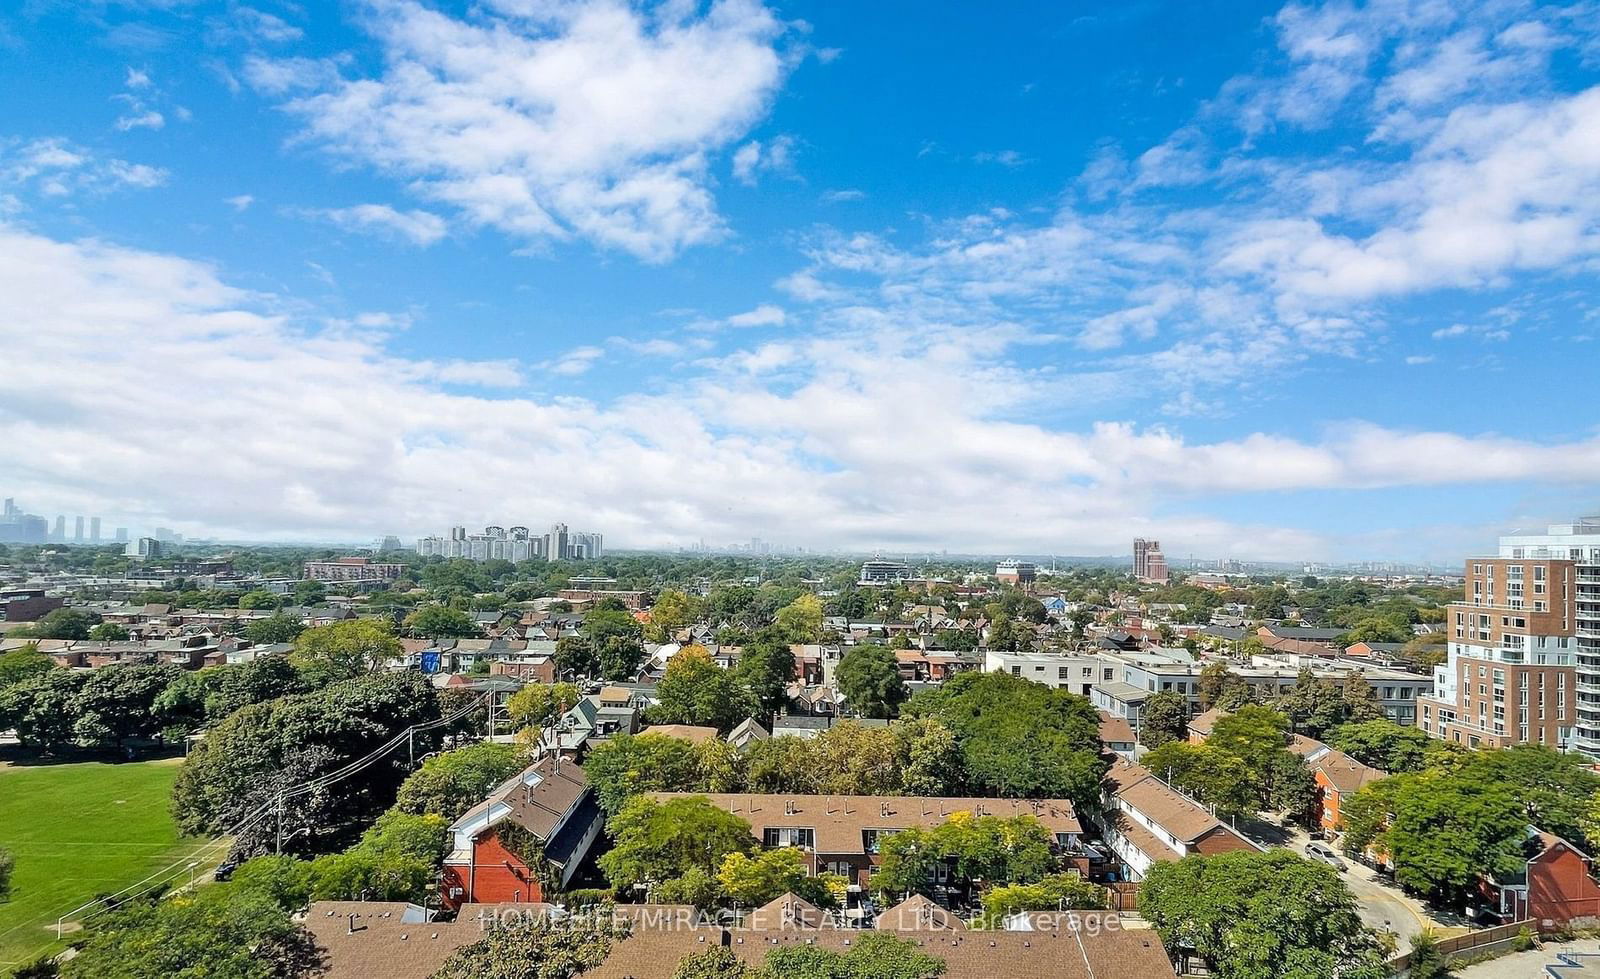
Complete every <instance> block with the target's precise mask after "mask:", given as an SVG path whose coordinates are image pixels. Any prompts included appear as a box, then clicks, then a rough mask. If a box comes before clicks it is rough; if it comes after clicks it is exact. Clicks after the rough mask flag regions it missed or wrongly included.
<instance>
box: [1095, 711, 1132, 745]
mask: <svg viewBox="0 0 1600 979" xmlns="http://www.w3.org/2000/svg"><path fill="white" fill-rule="evenodd" d="M1100 740H1101V741H1103V742H1105V743H1106V744H1132V743H1133V741H1134V740H1135V739H1134V736H1133V727H1132V726H1131V725H1129V724H1128V719H1127V718H1126V717H1118V716H1116V715H1115V714H1112V713H1110V712H1108V711H1101V712H1100Z"/></svg>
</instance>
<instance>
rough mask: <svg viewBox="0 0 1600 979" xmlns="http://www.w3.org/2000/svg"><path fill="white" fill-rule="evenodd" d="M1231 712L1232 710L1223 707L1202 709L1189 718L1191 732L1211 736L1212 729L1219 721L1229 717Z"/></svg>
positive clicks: (1203, 736)
mask: <svg viewBox="0 0 1600 979" xmlns="http://www.w3.org/2000/svg"><path fill="white" fill-rule="evenodd" d="M1230 713H1231V711H1225V710H1223V709H1222V708H1221V707H1213V708H1211V709H1210V710H1206V711H1201V712H1200V713H1198V714H1196V715H1194V716H1193V717H1191V718H1189V731H1190V733H1191V734H1197V735H1199V736H1200V737H1202V738H1209V737H1211V731H1212V729H1214V728H1215V727H1216V726H1217V722H1218V721H1220V720H1222V719H1223V718H1224V717H1227V716H1228V714H1230Z"/></svg>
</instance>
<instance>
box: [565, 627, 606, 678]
mask: <svg viewBox="0 0 1600 979" xmlns="http://www.w3.org/2000/svg"><path fill="white" fill-rule="evenodd" d="M554 661H555V667H556V675H558V676H564V677H567V678H568V679H573V680H576V679H579V678H585V677H593V676H599V675H600V656H599V654H597V653H596V652H595V648H594V643H592V642H590V641H589V640H587V639H585V638H584V637H582V636H562V637H561V638H560V639H557V640H556V652H555V657H554Z"/></svg>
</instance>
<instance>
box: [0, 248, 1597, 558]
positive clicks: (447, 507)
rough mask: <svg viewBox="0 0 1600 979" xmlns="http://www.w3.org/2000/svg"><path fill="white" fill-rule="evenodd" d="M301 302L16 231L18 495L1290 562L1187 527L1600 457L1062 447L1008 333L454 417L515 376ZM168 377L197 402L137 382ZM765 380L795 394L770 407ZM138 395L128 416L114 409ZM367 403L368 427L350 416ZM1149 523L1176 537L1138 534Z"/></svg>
mask: <svg viewBox="0 0 1600 979" xmlns="http://www.w3.org/2000/svg"><path fill="white" fill-rule="evenodd" d="M297 306H298V304H296V303H293V302H290V301H287V300H285V299H282V298H279V297H274V296H268V295H260V294H255V293H251V292H247V291H245V290H241V289H238V288H236V287H233V286H230V285H228V284H227V283H226V282H225V281H223V280H222V279H221V278H220V277H219V275H218V274H217V272H216V271H215V270H213V269H211V268H209V267H207V266H205V265H202V264H199V263H196V262H193V261H189V260H185V259H180V258H175V257H172V256H168V255H161V254H154V253H149V252H143V251H138V250H133V249H128V248H122V247H117V246H114V245H110V244H107V243H104V242H98V241H80V242H58V241H53V240H51V239H48V238H45V237H41V236H39V235H37V234H34V233H31V232H27V231H23V230H19V229H16V228H8V227H4V226H0V339H3V340H4V342H5V344H6V346H7V350H8V353H9V354H10V355H11V356H10V358H9V359H10V365H9V369H8V375H7V383H6V384H4V385H0V419H4V422H3V431H0V434H3V437H4V439H5V442H6V444H7V446H8V449H9V450H10V451H11V457H12V459H13V464H12V466H11V468H10V469H9V470H8V475H7V478H8V480H10V485H11V487H12V491H13V492H15V493H16V494H17V495H19V496H23V497H25V498H41V499H55V500H66V501H72V503H73V505H81V506H82V507H83V508H85V509H89V508H93V509H95V510H96V511H97V512H105V513H116V514H118V515H119V517H121V518H125V519H128V520H130V522H134V523H138V522H141V521H142V522H145V523H149V524H154V523H155V522H157V521H161V522H166V521H169V520H172V519H176V518H178V517H180V516H181V517H182V518H183V519H184V521H185V523H186V524H187V525H193V526H197V527H204V528H206V529H208V530H210V531H212V532H216V533H221V534H230V535H231V534H248V535H251V536H263V535H284V536H301V537H303V536H319V537H325V536H327V535H330V534H337V535H350V536H361V535H366V534H371V533H377V532H384V533H389V532H395V531H406V532H411V531H420V530H430V529H435V528H438V527H443V526H448V525H450V524H451V523H454V522H458V521H461V520H468V521H477V520H484V521H487V520H489V519H494V518H504V517H505V516H507V515H510V514H516V515H519V516H523V515H525V519H530V520H532V519H554V518H556V517H557V516H559V515H563V514H572V513H582V514H584V519H585V520H586V521H587V522H589V523H592V524H593V525H594V526H598V527H603V528H605V529H606V530H607V532H608V534H611V535H612V536H613V537H614V538H615V539H617V540H618V541H619V542H624V541H625V542H627V543H628V544H630V545H635V546H661V545H666V544H670V543H672V542H674V541H678V540H685V539H693V538H698V537H700V536H702V535H704V536H706V537H708V538H710V539H734V538H738V537H741V536H743V537H748V536H750V535H751V534H756V535H768V536H770V535H771V534H772V533H773V532H774V528H777V527H787V526H792V525H793V515H794V514H796V513H804V514H806V515H807V526H806V530H805V537H806V540H807V542H808V543H813V544H817V545H829V544H832V545H853V546H863V545H864V544H866V543H869V542H881V543H890V544H893V545H896V546H907V547H910V546H930V545H943V544H948V543H950V542H951V541H957V540H968V541H972V540H981V541H984V542H986V543H985V546H986V547H992V548H995V549H1003V548H1008V547H1019V546H1025V547H1028V548H1029V549H1039V548H1042V547H1048V546H1061V547H1065V546H1069V545H1071V546H1074V547H1077V548H1082V549H1086V550H1089V551H1091V552H1092V551H1096V550H1101V549H1112V548H1114V549H1116V550H1118V551H1120V550H1121V548H1122V547H1123V544H1122V541H1123V538H1124V537H1125V536H1127V534H1129V533H1136V532H1147V533H1151V534H1155V533H1156V532H1157V531H1159V532H1160V534H1161V535H1162V536H1163V539H1168V538H1171V539H1173V540H1175V541H1176V540H1181V541H1183V542H1184V546H1186V547H1194V548H1195V549H1196V550H1197V551H1199V552H1202V553H1221V552H1228V553H1238V554H1241V555H1246V556H1275V557H1281V556H1291V555H1293V556H1300V555H1308V556H1316V555H1318V554H1321V553H1330V552H1335V551H1337V550H1338V548H1339V546H1340V545H1338V544H1337V543H1335V542H1331V541H1325V540H1321V539H1319V538H1317V537H1315V536H1313V535H1308V534H1306V533H1303V532H1300V531H1296V530H1292V529H1286V528H1281V527H1273V526H1266V525H1246V526H1241V525H1234V524H1229V523H1226V522H1222V521H1218V520H1215V519H1212V518H1208V517H1198V516H1186V515H1184V514H1185V513H1186V512H1187V511H1188V510H1189V509H1191V508H1192V506H1191V505H1192V503H1193V501H1196V500H1199V499H1201V498H1203V497H1204V496H1206V495H1207V494H1213V493H1221V492H1264V491H1271V490H1293V489H1319V488H1374V487H1394V486H1432V485H1439V484H1444V483H1451V482H1461V481H1475V482H1495V481H1516V480H1527V479H1539V480H1546V481H1567V482H1571V483H1573V484H1574V485H1585V484H1589V485H1592V484H1593V483H1594V481H1595V480H1597V479H1600V440H1596V439H1589V440H1586V441H1576V442H1568V443H1550V444H1541V443H1533V442H1529V441H1522V440H1515V439H1506V438H1500V437H1496V436H1492V435H1485V436H1477V437H1473V436H1463V435H1455V434H1447V433H1438V432H1404V431H1395V430H1391V429H1384V428H1377V427H1373V426H1367V425H1352V426H1349V427H1345V428H1340V429H1335V430H1331V431H1329V432H1328V433H1326V435H1325V436H1324V437H1323V438H1322V439H1321V440H1319V441H1304V440H1294V439H1287V438H1283V437H1280V436H1274V435H1271V434H1265V433H1257V434H1250V435H1244V436H1242V437H1239V438H1234V439H1228V440H1223V441H1215V442H1195V441H1191V440H1187V439H1185V438H1183V437H1182V436H1180V435H1178V434H1176V433H1173V432H1170V431H1166V430H1163V429H1160V428H1140V427H1136V426H1134V425H1131V424H1127V423H1120V422H1100V423H1095V424H1090V425H1087V426H1086V427H1084V428H1082V429H1081V430H1076V431H1075V430H1069V429H1064V428H1060V427H1052V426H1049V425H1045V424H1042V423H1039V422H1036V421H1032V420H1016V419H1015V418H1014V417H1013V416H1014V415H1016V414H1017V413H1018V412H1024V413H1025V412H1026V411H1027V409H1028V408H1029V406H1031V405H1032V404H1034V403H1035V399H1036V397H1037V395H1038V394H1039V392H1040V391H1041V390H1045V389H1046V388H1045V387H1044V386H1046V385H1048V383H1049V382H1048V381H1045V380H1042V379H1041V376H1040V375H1038V374H1036V373H1033V372H1029V371H1026V370H1023V369H1019V368H1017V367H1016V366H1013V365H1011V364H1010V363H1008V361H1007V353H1008V351H1009V350H1010V349H1011V348H1012V347H1014V346H1015V345H1016V344H1017V343H1020V342H1024V339H1022V338H1019V337H1018V336H1015V335H1013V336H1011V337H1010V338H1006V337H1002V336H999V335H987V336H973V335H972V334H971V333H969V332H966V331H962V330H928V329H924V328H885V329H880V330H875V331H870V332H867V331H857V332H856V333H854V334H850V335H844V334H834V335H809V336H793V337H789V338H787V339H785V340H784V341H783V342H773V343H762V344H758V345H756V346H754V347H750V348H747V349H746V350H744V351H742V354H743V356H742V358H741V360H740V361H737V362H736V361H734V360H733V359H732V358H729V359H726V360H725V361H723V362H719V363H713V364H711V365H709V366H708V367H706V368H702V369H700V370H686V371H685V372H684V373H683V374H682V375H681V376H678V377H676V378H675V382H674V384H673V387H672V389H671V390H669V391H666V392H663V393H661V394H650V395H646V394H634V395H628V396H623V397H620V398H617V399H615V400H612V401H610V402H605V403H595V402H590V401H585V400H581V399H575V398H570V397H557V398H554V399H550V400H541V399H537V398H533V397H529V396H522V395H507V396H501V397H492V398H491V397H485V396H482V395H477V394H471V395H469V394H464V393H456V392H453V391H451V390H449V389H447V388H444V387H441V385H442V384H449V385H454V384H461V383H468V384H476V385H480V386H484V385H487V386H496V385H507V386H515V385H518V384H519V383H521V382H522V381H523V380H524V378H523V376H522V375H523V372H522V370H521V368H520V367H519V366H518V365H517V364H515V363H514V362H509V361H505V362H502V361H488V362H470V363H468V362H458V361H445V362H434V361H428V360H413V359H407V358H404V357H401V356H399V355H397V354H395V353H393V352H392V351H391V350H390V349H389V348H388V346H387V344H388V342H389V339H390V338H391V337H392V335H393V333H392V328H393V326H394V325H395V324H396V323H397V322H398V323H402V324H403V323H404V321H405V318H404V317H400V318H398V319H397V318H396V317H394V316H388V315H381V314H368V315H363V316H361V317H357V318H356V319H355V320H352V321H350V322H348V323H341V324H339V325H337V326H336V327H326V328H317V327H313V326H311V325H308V324H307V323H305V322H303V321H300V320H298V319H296V318H294V317H291V316H290V315H288V314H287V313H286V312H284V310H286V309H290V308H297ZM85 349H94V350H95V351H96V352H97V354H96V370H95V382H94V383H92V384H73V383H65V384H64V383H62V378H63V377H70V376H71V367H72V365H74V364H77V363H79V362H80V361H81V358H82V351H83V350H85ZM602 357H603V352H602V348H600V347H598V346H589V347H579V348H577V349H574V350H571V351H569V352H567V353H566V354H564V355H563V356H562V357H560V358H558V359H557V360H556V361H555V362H554V363H553V364H550V365H545V367H543V368H541V369H536V370H535V371H533V372H531V373H535V374H537V373H538V372H539V371H540V370H543V371H545V372H548V373H554V374H556V375H558V376H559V375H561V374H564V373H566V374H570V373H580V372H582V371H583V370H588V369H591V368H593V367H595V366H596V365H597V364H598V363H600V362H601V360H602ZM175 363H180V364H184V365H185V368H186V375H185V376H186V378H187V379H188V380H187V382H186V383H185V384H184V385H179V386H172V385H167V386H162V385H156V386H154V387H151V386H150V385H148V384H143V383H142V381H143V380H144V379H147V378H149V377H151V376H159V375H160V374H161V373H162V372H163V371H166V370H170V366H171V365H172V364H175ZM773 372H781V373H782V374H783V375H784V377H785V378H786V379H787V381H788V383H786V384H785V385H784V386H782V387H781V388H780V387H773V386H770V385H769V384H768V383H766V382H767V379H768V378H769V376H770V375H771V374H772V373H773ZM264 377H270V378H272V379H273V383H270V384H263V383H261V379H262V378H264ZM132 389H138V390H140V391H141V396H140V397H139V398H135V399H129V398H127V397H125V392H126V391H128V390H132ZM352 391H356V392H359V393H360V399H361V405H362V410H360V411H351V410H350V405H349V403H348V399H347V398H345V397H343V396H342V395H341V394H340V392H352ZM174 417H182V418H184V420H185V423H184V426H183V431H182V434H181V436H178V437H177V438H178V441H176V442H174V441H173V439H174V435H173V434H172V429H171V426H170V425H169V424H166V423H165V422H166V421H169V420H170V419H171V418H174ZM261 418H273V419H274V420H275V424H274V425H273V426H270V427H263V426H261V425H259V424H258V422H259V420H260V419H261ZM284 430H290V431H295V432H300V433H302V436H301V437H299V438H295V439H291V440H285V439H283V438H282V437H281V435H280V433H281V432H282V431H284ZM217 445H227V446H228V447H229V451H228V452H226V453H223V454H220V455H217V456H216V457H215V458H214V460H213V462H212V465H211V466H210V468H209V469H208V472H207V479H206V480H205V481H204V482H203V483H198V482H196V481H194V480H192V479H186V478H183V477H184V475H185V473H186V469H185V467H186V466H189V465H190V464H191V460H192V455H193V451H201V450H203V449H205V448H206V447H214V446H217ZM517 446H523V447H527V446H535V447H537V449H536V451H520V450H514V447H517ZM1464 458H1470V459H1472V460H1473V465H1471V466H1462V465H1460V464H1459V462H1460V460H1461V459H1464ZM930 459H936V460H937V461H938V465H933V466H930V465H928V464H927V463H928V460H930ZM61 460H94V464H93V465H92V466H78V465H67V464H63V463H62V462H61ZM441 473H452V474H456V475H457V476H459V477H461V478H453V479H448V480H441V479H440V478H439V475H440V474H441ZM884 487H894V488H895V492H896V494H899V495H903V496H905V497H907V498H914V499H915V500H916V501H917V505H916V506H898V505H896V506H879V505H867V504H865V503H864V501H882V500H883V492H884ZM1156 510H1160V511H1161V512H1164V513H1168V514H1171V515H1169V516H1167V517H1164V518H1162V519H1161V520H1150V519H1149V518H1147V517H1145V516H1144V514H1147V513H1150V512H1155V511H1156Z"/></svg>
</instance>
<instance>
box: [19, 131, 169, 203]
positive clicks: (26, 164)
mask: <svg viewBox="0 0 1600 979" xmlns="http://www.w3.org/2000/svg"><path fill="white" fill-rule="evenodd" d="M168 176H169V174H168V173H167V171H166V170H163V169H161V168H160V167H152V166H149V165H147V164H143V163H129V162H128V161H126V160H121V159H117V158H116V157H110V158H105V159H100V158H97V157H95V156H94V155H93V154H92V153H91V152H90V151H89V150H86V149H84V148H83V147H80V146H76V145H74V144H72V143H70V142H68V141H67V140H64V139H35V140H28V141H15V140H13V141H9V142H8V141H5V140H0V192H9V193H10V194H12V195H15V194H19V193H30V194H34V195H37V196H39V197H45V198H67V197H70V196H73V195H75V194H80V193H82V194H96V195H98V194H107V193H111V192H113V191H117V190H122V189H134V190H148V189H150V188H152V187H159V186H161V185H162V184H164V183H166V181H167V177H168Z"/></svg>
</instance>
